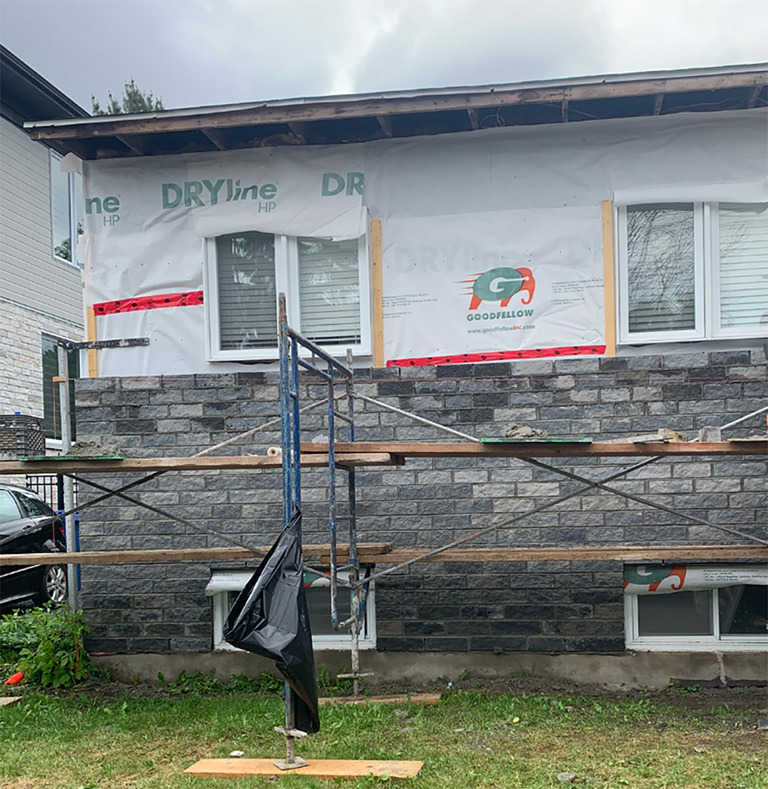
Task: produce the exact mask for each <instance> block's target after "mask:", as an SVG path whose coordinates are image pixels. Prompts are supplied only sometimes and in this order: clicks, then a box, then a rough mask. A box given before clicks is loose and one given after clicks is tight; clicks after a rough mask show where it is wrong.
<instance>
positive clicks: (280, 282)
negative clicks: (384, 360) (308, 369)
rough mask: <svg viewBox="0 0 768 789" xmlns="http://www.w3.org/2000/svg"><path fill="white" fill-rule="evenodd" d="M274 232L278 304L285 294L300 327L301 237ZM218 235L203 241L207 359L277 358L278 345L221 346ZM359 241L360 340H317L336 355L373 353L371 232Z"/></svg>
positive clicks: (290, 320)
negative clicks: (333, 342) (335, 342)
mask: <svg viewBox="0 0 768 789" xmlns="http://www.w3.org/2000/svg"><path fill="white" fill-rule="evenodd" d="M243 232H261V231H243ZM228 235H231V234H228ZM270 235H273V236H274V238H275V303H276V305H277V303H278V300H279V294H280V293H285V296H286V306H287V311H288V323H289V324H290V325H291V326H293V327H295V328H296V329H297V330H298V329H299V327H300V326H301V315H300V312H299V253H298V243H297V240H298V237H297V236H287V235H283V234H279V233H272V234H270ZM217 238H218V236H212V237H209V238H205V239H204V240H203V245H204V246H203V288H204V294H205V296H204V305H205V323H206V331H205V343H206V358H207V360H208V361H209V362H241V361H273V360H275V359H277V358H278V347H277V344H276V345H275V346H274V348H243V349H234V350H222V348H221V333H220V325H219V283H218V276H217V273H218V272H217V265H218V261H217V257H216V239H217ZM302 238H303V236H302ZM357 242H358V247H357V261H358V266H357V271H358V282H359V289H360V342H359V343H350V344H345V345H323V344H321V343H317V345H318V347H319V348H321V349H322V350H324V351H325V352H326V353H328V354H330V355H332V356H343V355H345V354H346V352H347V350H350V351H351V352H352V354H353V356H370V355H371V353H372V342H373V331H372V325H371V324H372V307H371V267H370V261H369V242H368V234H367V233H365V234H363V235H361V236H360V237H359V238H358V239H357ZM299 353H300V354H301V355H302V356H309V355H310V352H309V351H308V350H306V349H305V348H300V349H299Z"/></svg>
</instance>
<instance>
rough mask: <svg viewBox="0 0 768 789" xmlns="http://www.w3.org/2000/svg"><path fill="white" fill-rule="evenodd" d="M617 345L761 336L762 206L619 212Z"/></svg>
mask: <svg viewBox="0 0 768 789" xmlns="http://www.w3.org/2000/svg"><path fill="white" fill-rule="evenodd" d="M617 228H618V234H617V242H618V254H617V259H618V263H619V271H618V282H619V335H620V340H621V342H624V343H652V342H673V341H676V340H705V339H719V338H729V337H732V338H741V337H745V338H746V337H763V336H766V335H768V204H766V203H658V204H646V205H630V206H626V207H621V208H619V209H618V222H617Z"/></svg>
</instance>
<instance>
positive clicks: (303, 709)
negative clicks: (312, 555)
mask: <svg viewBox="0 0 768 789" xmlns="http://www.w3.org/2000/svg"><path fill="white" fill-rule="evenodd" d="M300 534H301V513H300V512H299V511H298V510H297V511H296V514H295V515H294V516H293V518H292V519H291V522H290V523H289V524H288V525H287V526H286V527H285V529H283V531H282V533H281V534H280V536H279V537H278V538H277V541H276V542H275V544H274V545H273V546H272V548H271V550H270V551H269V553H268V554H267V555H266V557H265V558H264V561H263V562H262V563H261V565H260V566H259V569H258V570H256V572H255V573H254V574H253V576H252V578H251V579H250V580H249V581H248V583H247V584H246V585H245V588H244V589H243V591H242V592H240V595H239V596H238V598H237V600H236V601H235V604H234V605H233V606H232V610H231V611H230V612H229V616H228V617H227V621H226V623H225V625H224V638H225V639H226V640H227V641H228V642H229V643H230V644H232V645H233V646H236V647H238V649H245V650H248V651H249V652H255V653H256V654H257V655H263V656H264V657H267V658H271V659H272V660H274V661H275V665H276V666H277V668H278V670H279V671H280V673H281V674H282V675H283V676H284V677H285V679H286V681H287V682H288V684H289V685H290V686H291V688H293V692H294V694H295V695H294V698H295V701H296V728H297V729H300V730H301V731H306V732H316V731H318V730H319V729H320V715H319V713H318V705H317V683H316V680H315V656H314V653H313V652H312V632H311V630H310V629H309V613H308V611H307V600H306V597H305V595H304V584H303V569H302V566H303V556H302V551H301V539H300Z"/></svg>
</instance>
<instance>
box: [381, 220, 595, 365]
mask: <svg viewBox="0 0 768 789" xmlns="http://www.w3.org/2000/svg"><path fill="white" fill-rule="evenodd" d="M386 229H387V232H386V235H385V239H386V241H387V243H385V246H384V260H385V265H384V297H383V302H384V305H383V306H384V337H385V349H386V357H387V359H402V358H404V357H405V358H413V357H424V356H441V355H447V354H457V355H458V354H464V353H472V352H478V351H482V350H486V351H488V352H492V351H495V350H503V351H515V350H520V349H526V348H533V349H546V348H553V347H562V346H585V345H589V346H594V345H604V342H605V341H604V331H603V323H604V317H603V275H602V271H603V262H602V242H601V232H602V224H601V220H600V206H599V205H598V206H593V207H577V208H552V209H546V210H532V209H528V210H515V211H496V212H486V213H482V214H477V213H476V214H468V215H466V216H463V217H462V218H461V221H460V222H458V221H457V219H456V217H452V216H429V217H420V218H418V219H399V218H393V219H391V220H390V221H389V222H388V223H387V226H386ZM390 239H391V240H390Z"/></svg>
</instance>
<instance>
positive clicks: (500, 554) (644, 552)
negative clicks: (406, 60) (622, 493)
mask: <svg viewBox="0 0 768 789" xmlns="http://www.w3.org/2000/svg"><path fill="white" fill-rule="evenodd" d="M269 547H270V546H268V545H264V546H255V548H256V550H259V551H263V552H264V553H266V552H267V551H268V550H269ZM357 551H358V556H359V559H360V562H361V563H362V564H400V563H401V562H407V561H411V560H412V559H416V558H418V557H419V556H421V555H422V554H423V553H424V550H420V549H418V548H409V549H396V548H393V547H392V544H391V543H359V544H358V548H357ZM304 555H305V556H307V557H312V558H313V559H316V560H318V561H320V562H321V563H325V564H327V563H328V561H329V560H330V548H329V546H328V545H305V546H304ZM348 555H349V547H348V546H345V545H339V546H338V558H339V560H340V561H345V560H346V559H347V557H348ZM258 558H260V555H259V554H255V553H253V552H252V551H249V550H248V549H247V548H237V547H232V548H168V549H153V550H146V551H141V550H133V551H130V550H128V551H82V552H80V553H15V554H13V553H7V554H0V566H3V565H5V566H17V567H23V566H27V565H33V564H134V563H135V564H147V563H153V562H190V561H229V560H232V559H241V560H248V559H258ZM737 559H740V560H762V561H765V560H766V559H768V547H766V546H763V545H596V546H569V547H567V548H533V547H527V548H454V549H450V550H447V551H443V552H442V553H438V554H436V555H435V556H430V557H427V558H426V559H424V560H423V561H425V562H432V563H435V562H570V561H617V562H667V561H672V562H681V561H693V560H698V561H720V560H737Z"/></svg>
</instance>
